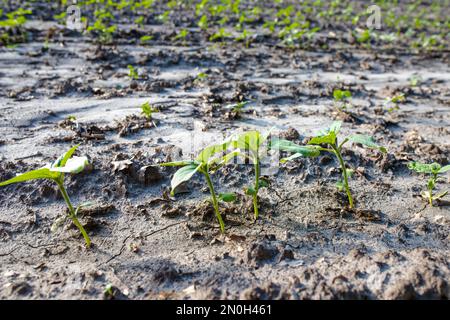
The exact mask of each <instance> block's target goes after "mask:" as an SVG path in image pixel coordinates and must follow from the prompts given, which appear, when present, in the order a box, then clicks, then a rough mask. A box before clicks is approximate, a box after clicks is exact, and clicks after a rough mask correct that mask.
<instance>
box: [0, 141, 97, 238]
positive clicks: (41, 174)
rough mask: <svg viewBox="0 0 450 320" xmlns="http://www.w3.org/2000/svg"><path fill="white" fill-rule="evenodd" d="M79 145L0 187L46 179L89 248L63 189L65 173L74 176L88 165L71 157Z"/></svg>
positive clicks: (74, 211) (83, 231) (78, 158)
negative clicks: (57, 193) (55, 189)
mask: <svg viewBox="0 0 450 320" xmlns="http://www.w3.org/2000/svg"><path fill="white" fill-rule="evenodd" d="M78 146H79V145H76V146H74V147H72V148H71V149H70V150H69V151H67V152H66V153H65V154H63V155H62V156H60V157H59V158H58V159H57V160H56V161H54V162H53V163H51V164H48V165H46V166H44V167H42V168H40V169H37V170H32V171H29V172H25V173H23V174H19V175H17V176H15V177H14V178H11V179H9V180H7V181H3V182H1V183H0V187H3V186H7V185H10V184H13V183H19V182H27V181H30V180H40V179H48V180H52V181H53V182H55V183H56V184H57V186H58V188H59V190H60V192H61V194H62V196H63V198H64V200H65V201H66V204H67V207H68V209H69V217H70V218H71V219H72V222H73V223H74V224H75V225H76V226H77V227H78V229H79V230H80V232H81V234H82V235H83V237H84V239H85V241H86V245H87V246H88V247H89V246H90V244H91V240H90V239H89V236H88V235H87V233H86V231H85V230H84V228H83V226H82V225H81V224H80V222H79V221H78V218H77V212H78V208H77V209H76V210H75V209H74V207H73V206H72V203H71V202H70V199H69V196H68V194H67V191H66V189H65V187H64V175H65V174H67V173H71V174H76V173H80V172H81V171H83V170H84V168H85V167H86V166H87V165H88V160H87V158H86V157H72V156H73V154H74V153H75V151H76V149H77V148H78Z"/></svg>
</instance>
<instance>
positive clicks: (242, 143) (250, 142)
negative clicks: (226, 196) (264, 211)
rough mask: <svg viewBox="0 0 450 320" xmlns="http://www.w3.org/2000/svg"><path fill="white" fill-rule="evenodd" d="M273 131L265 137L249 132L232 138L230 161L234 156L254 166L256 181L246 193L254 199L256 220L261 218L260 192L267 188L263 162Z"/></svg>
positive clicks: (256, 132)
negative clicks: (262, 175)
mask: <svg viewBox="0 0 450 320" xmlns="http://www.w3.org/2000/svg"><path fill="white" fill-rule="evenodd" d="M270 132H271V130H269V132H268V133H267V134H265V135H262V134H261V133H260V132H259V131H248V132H244V133H241V134H239V135H233V136H231V137H230V138H229V139H228V141H230V147H232V148H233V149H234V151H233V152H231V153H229V154H228V159H227V160H228V161H229V160H231V159H232V158H233V157H234V156H239V157H241V158H244V159H247V160H248V161H250V162H251V163H252V164H253V166H254V173H255V181H254V184H253V186H249V187H247V188H246V190H245V193H246V194H247V195H249V196H252V198H253V213H254V218H255V220H256V219H258V216H259V208H258V192H259V189H260V188H261V187H266V186H267V182H266V181H265V180H262V179H261V160H262V159H263V157H265V155H266V154H267V149H268V148H267V147H268V145H269V144H267V147H266V145H265V144H266V142H267V140H268V137H269V135H270Z"/></svg>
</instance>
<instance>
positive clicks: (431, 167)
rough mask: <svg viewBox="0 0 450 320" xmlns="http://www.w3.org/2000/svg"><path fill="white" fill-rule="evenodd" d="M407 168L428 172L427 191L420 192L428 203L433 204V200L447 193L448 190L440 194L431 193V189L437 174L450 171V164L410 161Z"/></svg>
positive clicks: (434, 184)
mask: <svg viewBox="0 0 450 320" xmlns="http://www.w3.org/2000/svg"><path fill="white" fill-rule="evenodd" d="M408 168H409V169H411V170H413V171H415V172H418V173H428V174H430V178H429V179H428V183H427V189H428V190H427V191H423V192H422V194H421V195H422V197H423V198H424V199H427V200H428V203H429V204H430V206H433V200H437V199H441V198H442V197H445V196H446V195H447V193H448V191H444V192H442V193H440V194H437V195H435V196H434V195H433V190H434V189H435V187H436V182H437V180H438V179H439V177H438V174H442V173H445V172H447V171H450V165H446V166H444V167H442V166H441V165H440V164H439V163H436V162H434V163H431V164H425V163H420V162H410V163H409V164H408Z"/></svg>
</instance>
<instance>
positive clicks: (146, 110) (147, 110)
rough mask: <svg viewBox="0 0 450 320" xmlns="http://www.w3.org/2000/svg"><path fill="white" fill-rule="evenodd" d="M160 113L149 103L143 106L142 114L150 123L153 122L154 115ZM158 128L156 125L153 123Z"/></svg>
mask: <svg viewBox="0 0 450 320" xmlns="http://www.w3.org/2000/svg"><path fill="white" fill-rule="evenodd" d="M156 112H159V110H158V109H157V108H155V107H153V106H151V105H150V103H149V102H145V103H143V104H142V105H141V113H142V114H143V115H144V117H145V118H146V119H147V120H148V121H152V120H153V113H156ZM153 124H154V125H155V127H156V124H155V123H153Z"/></svg>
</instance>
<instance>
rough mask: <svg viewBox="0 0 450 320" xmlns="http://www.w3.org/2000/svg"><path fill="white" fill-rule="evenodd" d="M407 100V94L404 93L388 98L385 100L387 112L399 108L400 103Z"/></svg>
mask: <svg viewBox="0 0 450 320" xmlns="http://www.w3.org/2000/svg"><path fill="white" fill-rule="evenodd" d="M405 101H406V98H405V95H404V94H403V93H400V94H397V95H395V96H393V97H390V98H386V101H385V102H384V107H385V108H386V109H387V112H393V111H394V110H399V109H400V107H399V104H400V103H403V102H405Z"/></svg>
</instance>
